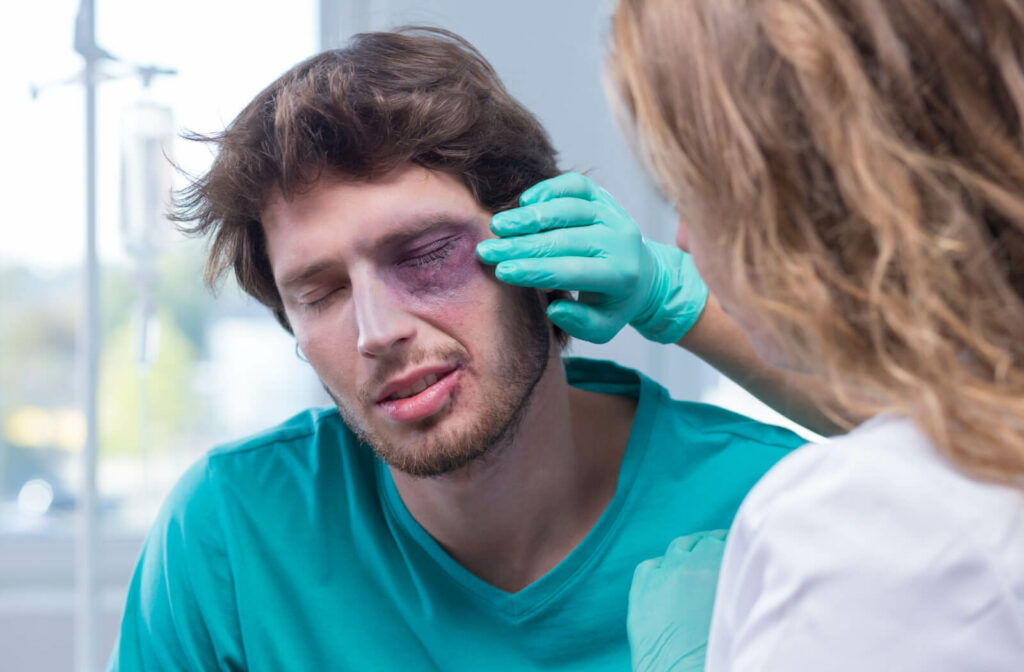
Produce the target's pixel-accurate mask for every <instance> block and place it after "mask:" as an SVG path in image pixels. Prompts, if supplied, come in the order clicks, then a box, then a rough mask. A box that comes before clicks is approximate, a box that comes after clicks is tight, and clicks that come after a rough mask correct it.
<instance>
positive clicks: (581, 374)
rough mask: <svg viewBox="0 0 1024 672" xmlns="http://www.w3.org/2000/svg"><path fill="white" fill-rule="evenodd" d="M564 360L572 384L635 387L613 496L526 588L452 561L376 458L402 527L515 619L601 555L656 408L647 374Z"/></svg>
mask: <svg viewBox="0 0 1024 672" xmlns="http://www.w3.org/2000/svg"><path fill="white" fill-rule="evenodd" d="M563 363H564V365H565V368H566V374H567V378H568V382H569V384H570V385H571V386H573V387H580V388H583V389H592V390H594V391H601V392H609V393H615V390H618V393H620V394H622V393H625V394H629V392H630V390H635V391H636V392H635V393H636V396H637V408H636V414H635V415H634V417H633V424H632V426H631V428H630V433H629V440H628V442H627V443H626V449H625V451H624V452H623V456H622V463H621V465H620V466H619V477H618V483H617V484H616V487H615V494H614V496H613V497H612V500H611V501H610V502H609V503H608V506H607V507H606V508H605V510H604V512H603V513H602V514H601V517H600V518H599V519H598V521H597V523H595V524H594V526H593V527H592V528H591V529H590V531H589V532H588V533H587V535H586V536H585V537H584V538H583V540H582V541H581V542H580V543H579V544H577V546H576V548H574V549H573V550H572V551H570V552H569V554H568V555H567V556H565V557H564V558H563V559H562V560H561V562H559V563H558V564H557V565H555V567H553V568H552V569H551V570H550V571H548V572H547V573H546V574H545V575H544V576H542V577H541V578H539V579H538V580H536V581H534V582H533V583H531V584H530V585H528V586H526V587H525V588H523V589H521V590H519V591H517V592H514V593H510V592H506V591H504V590H501V589H500V588H497V587H495V586H492V585H491V584H489V583H487V582H486V581H484V580H483V579H481V578H479V577H478V576H476V575H475V574H473V573H472V572H470V571H469V570H467V569H466V568H465V567H463V566H462V565H460V564H459V563H458V562H456V561H455V560H454V559H453V558H452V557H451V556H450V555H448V553H447V552H446V551H445V550H444V549H443V548H441V546H440V545H439V544H438V543H437V542H436V541H435V540H434V539H433V537H431V536H430V534H429V533H428V532H427V531H426V530H425V529H423V527H422V526H421V525H420V524H419V523H418V522H417V521H416V519H415V518H413V516H412V514H411V513H409V510H408V509H407V508H406V506H405V503H404V502H403V501H402V498H401V496H400V495H399V494H398V489H397V488H396V487H395V482H394V479H393V478H392V477H391V472H390V471H389V470H388V468H387V466H386V465H385V464H384V463H382V462H381V461H380V460H377V461H376V471H377V481H378V485H379V487H380V492H381V498H382V500H383V502H384V505H385V507H386V509H387V510H388V511H389V512H390V514H391V515H392V516H393V517H394V519H395V520H396V521H397V522H398V524H399V526H400V527H401V529H402V530H404V531H405V532H406V533H407V534H408V535H409V536H410V537H412V538H413V539H414V540H415V541H416V542H417V543H418V544H419V545H420V546H421V547H422V548H423V549H424V550H425V551H426V553H427V554H428V555H429V556H430V557H431V558H432V559H433V560H434V561H435V562H436V563H437V564H438V566H440V567H441V568H442V569H443V570H444V571H445V572H446V573H447V574H448V575H449V576H450V577H451V578H452V580H453V581H454V582H455V583H456V584H457V585H459V586H460V587H462V588H463V589H465V590H466V591H468V592H469V593H470V594H472V595H473V596H474V597H475V598H476V599H478V600H481V601H483V602H485V603H487V604H489V605H490V606H491V608H492V609H493V610H495V611H498V612H501V613H503V614H505V616H506V617H508V618H509V619H511V620H516V621H518V620H525V619H526V618H528V617H529V616H531V615H532V614H534V613H536V612H537V611H538V610H540V609H542V608H543V607H544V605H546V604H548V603H549V602H550V601H551V600H553V599H554V598H556V597H557V596H558V595H559V594H560V593H561V592H562V591H563V590H565V589H567V588H568V587H569V586H571V585H572V584H574V583H575V582H576V581H577V580H579V577H580V576H582V575H583V574H585V573H586V571H587V570H588V569H589V568H590V567H591V566H592V565H593V564H594V563H595V562H596V561H597V559H598V558H600V557H601V550H602V549H603V547H604V546H605V545H606V544H608V543H609V542H610V540H612V539H613V538H614V536H615V535H614V531H615V529H616V527H617V525H618V522H619V518H620V515H619V514H620V513H621V511H622V508H623V503H624V502H625V501H626V500H627V499H628V497H629V491H630V489H631V488H632V486H633V483H634V482H635V480H636V475H637V472H638V470H639V466H640V464H641V462H642V461H643V456H644V454H645V452H646V450H647V446H648V443H649V438H650V434H651V428H652V426H653V424H654V415H655V414H656V412H657V409H658V397H659V395H660V394H661V392H662V390H661V388H660V386H658V385H657V384H656V383H654V381H652V380H650V379H649V378H647V377H646V376H643V375H640V374H638V373H637V372H635V371H632V370H630V369H625V368H622V367H620V366H618V365H615V364H612V363H610V362H597V361H592V360H584V359H576V358H567V359H565V360H564V361H563ZM630 396H632V395H630Z"/></svg>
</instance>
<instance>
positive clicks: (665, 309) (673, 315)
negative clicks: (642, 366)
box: [630, 238, 708, 343]
mask: <svg viewBox="0 0 1024 672" xmlns="http://www.w3.org/2000/svg"><path fill="white" fill-rule="evenodd" d="M643 245H644V248H645V251H646V254H647V255H648V257H649V263H650V265H651V269H652V273H651V279H650V281H649V283H648V289H647V294H646V298H645V300H644V303H643V305H642V307H641V308H640V310H639V311H638V312H637V314H636V316H635V317H634V318H633V319H632V320H630V324H631V325H632V326H633V327H634V328H635V329H636V330H637V331H639V332H640V334H641V335H643V337H644V338H646V339H648V340H650V341H655V342H658V343H676V342H678V341H679V340H680V339H682V338H683V336H685V335H686V334H687V333H688V332H689V331H690V329H691V328H692V327H693V326H694V325H695V324H696V322H697V320H698V319H699V318H700V316H701V313H702V312H703V311H704V307H705V306H706V305H707V301H708V288H707V285H705V284H704V281H703V280H701V278H700V275H698V273H697V269H696V267H694V265H693V261H692V260H691V259H690V255H688V254H686V253H685V252H683V251H682V250H680V249H679V248H676V247H670V246H668V245H662V244H660V243H655V242H652V241H649V240H647V239H646V238H645V239H644V240H643Z"/></svg>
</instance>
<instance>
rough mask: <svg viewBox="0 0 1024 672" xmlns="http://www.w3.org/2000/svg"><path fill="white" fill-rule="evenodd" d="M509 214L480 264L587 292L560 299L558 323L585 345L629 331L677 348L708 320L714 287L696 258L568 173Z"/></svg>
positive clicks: (551, 311) (532, 282) (534, 190)
mask: <svg viewBox="0 0 1024 672" xmlns="http://www.w3.org/2000/svg"><path fill="white" fill-rule="evenodd" d="M519 203H520V207H518V208H515V209H513V210H507V211H505V212H499V213H498V214H496V215H495V216H494V217H493V218H492V219H491V231H493V232H494V233H495V234H496V235H498V236H501V238H498V239H489V240H484V241H482V242H481V243H480V244H479V245H478V246H477V250H476V252H477V256H478V257H479V258H480V260H481V261H483V262H484V263H488V264H497V267H496V268H495V275H496V276H497V277H498V279H499V280H502V281H504V282H507V283H509V284H513V285H521V286H523V287H536V288H538V289H552V290H553V289H561V290H567V291H577V290H578V291H579V292H580V294H579V299H578V300H576V301H569V300H558V301H553V302H552V303H551V305H550V306H549V307H548V311H547V312H548V317H549V318H550V319H551V321H552V322H554V323H555V324H556V325H558V326H559V327H561V328H562V329H563V330H565V331H566V332H568V333H569V334H570V335H572V336H575V337H577V338H582V339H583V340H586V341H592V342H594V343H605V342H607V341H609V340H611V338H612V337H613V336H615V334H616V333H618V332H619V330H620V329H622V327H624V326H625V325H626V324H627V323H628V324H631V325H633V326H634V327H635V328H636V329H637V331H639V332H640V333H641V334H642V335H643V336H644V337H645V338H647V339H649V340H652V341H657V342H659V343H675V342H676V341H678V340H679V339H680V338H682V337H683V335H684V334H685V333H686V332H687V331H689V329H690V327H692V326H693V324H694V323H695V322H696V321H697V318H698V317H700V314H701V311H703V310H704V305H705V303H706V302H707V296H708V289H707V286H706V285H705V284H704V281H703V280H701V278H700V276H699V275H698V274H697V269H696V267H695V266H694V265H693V261H692V260H691V259H690V255H688V254H686V253H685V252H683V251H682V250H680V249H678V248H676V247H674V246H671V247H670V246H668V245H661V244H659V243H654V242H651V241H649V240H645V239H644V237H643V236H642V235H641V233H640V228H639V227H638V226H637V225H636V222H634V221H633V220H632V219H631V218H630V216H629V215H628V214H626V212H625V211H624V210H623V209H622V207H621V206H619V204H618V203H616V202H615V199H613V198H612V197H611V194H609V193H608V192H607V191H605V190H604V189H602V188H601V187H599V186H597V184H595V183H594V182H593V181H591V180H590V179H588V178H586V177H584V176H582V175H578V174H575V173H568V174H565V175H560V176H558V177H555V178H552V179H550V180H545V181H544V182H540V183H538V184H536V185H534V186H533V187H531V188H530V189H527V190H526V191H525V192H524V193H523V195H522V197H520V199H519Z"/></svg>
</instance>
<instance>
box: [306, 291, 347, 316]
mask: <svg viewBox="0 0 1024 672" xmlns="http://www.w3.org/2000/svg"><path fill="white" fill-rule="evenodd" d="M344 289H345V288H344V287H336V288H334V289H332V290H331V291H329V292H327V293H326V294H324V295H323V296H321V297H320V298H319V299H317V300H316V301H310V302H308V303H303V304H302V307H303V308H305V309H306V310H308V311H310V312H312V313H314V314H316V313H319V312H320V311H322V310H323V309H324V308H326V307H327V306H328V305H329V304H330V303H331V301H333V300H334V299H336V298H338V296H339V295H340V294H341V292H342V291H343V290H344Z"/></svg>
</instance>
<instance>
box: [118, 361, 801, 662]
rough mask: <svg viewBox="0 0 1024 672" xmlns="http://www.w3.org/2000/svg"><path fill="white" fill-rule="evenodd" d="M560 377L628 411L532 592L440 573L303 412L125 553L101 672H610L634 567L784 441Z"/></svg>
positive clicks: (362, 470) (730, 504) (620, 654)
mask: <svg viewBox="0 0 1024 672" xmlns="http://www.w3.org/2000/svg"><path fill="white" fill-rule="evenodd" d="M565 367H566V373H567V375H568V379H569V383H570V384H571V385H573V386H575V387H579V388H583V389H588V390H591V391H594V392H603V393H607V394H618V395H625V396H631V397H634V398H637V399H638V405H637V411H636V417H635V419H634V421H633V426H632V429H631V434H630V438H629V443H628V445H627V447H626V450H625V454H624V456H623V459H622V465H621V467H620V471H619V479H618V485H617V489H616V492H615V495H614V497H613V499H612V501H611V502H610V503H609V505H608V507H607V509H606V510H605V512H604V514H603V515H602V516H601V518H600V519H599V520H598V522H597V523H596V524H595V526H594V527H593V529H592V530H591V531H590V532H589V534H588V535H587V536H586V537H585V538H584V539H583V541H582V542H581V543H580V544H579V545H578V546H577V547H576V548H575V549H574V550H573V551H572V552H571V553H570V554H569V555H568V556H566V557H565V558H564V559H563V560H562V561H561V562H560V563H559V564H558V565H557V566H556V567H554V568H553V569H552V570H551V571H550V572H548V573H547V574H546V575H544V576H543V577H541V578H540V579H539V580H537V581H536V582H535V583H533V584H531V585H529V586H527V587H526V588H524V589H522V590H520V591H518V592H516V593H508V592H505V591H503V590H500V589H498V588H495V587H494V586H491V585H489V584H487V583H486V582H484V581H482V580H481V579H479V578H477V577H476V576H475V575H473V574H472V573H470V572H469V571H467V570H466V569H465V568H463V567H462V566H460V565H459V564H458V563H457V562H456V561H454V560H453V559H452V558H451V557H450V556H449V555H447V554H446V553H445V551H444V550H442V549H441V547H440V546H439V545H438V544H437V543H436V542H435V541H434V540H433V539H432V538H431V537H430V535H429V534H428V533H427V532H426V531H425V530H424V529H423V528H422V527H421V526H420V525H419V524H418V523H417V522H416V520H415V519H414V518H413V517H412V516H411V515H410V514H409V512H408V510H407V509H406V508H405V505H404V504H403V503H402V500H401V498H400V497H399V495H398V493H397V491H396V489H395V485H394V482H393V481H392V479H391V475H390V472H389V471H388V469H387V468H386V467H385V466H384V465H383V463H381V462H380V461H379V460H378V459H377V458H376V457H375V455H374V454H373V451H372V450H371V449H370V448H369V447H367V446H366V445H364V444H362V443H360V442H359V440H358V439H357V438H356V437H355V436H354V435H353V433H352V432H351V431H350V430H349V429H348V428H347V427H346V426H345V424H344V423H343V422H342V420H341V418H340V417H339V415H338V412H337V410H336V409H333V408H332V409H314V410H310V411H307V412H304V413H302V414H300V415H297V416H295V417H294V418H292V419H290V420H288V421H287V422H285V423H283V424H281V425H279V426H277V427H274V428H272V429H270V430H267V431H265V432H263V433H261V434H259V435H257V436H254V437H251V438H248V439H246V440H244V441H241V442H237V443H234V444H230V445H227V446H223V447H220V448H216V449H214V450H212V451H210V452H209V453H208V454H207V455H206V456H205V457H203V458H202V459H201V460H199V462H197V463H196V464H195V465H193V466H192V467H191V468H190V469H189V470H188V471H187V472H186V473H185V475H184V476H183V477H182V478H181V480H180V481H179V482H178V484H177V485H176V486H175V488H174V489H173V491H172V492H171V494H170V495H169V496H168V497H167V500H166V501H165V503H164V505H163V507H162V509H161V512H160V514H159V515H158V517H157V520H156V522H155V523H154V525H153V528H152V530H151V531H150V533H149V536H148V538H147V540H146V542H145V545H144V547H143V549H142V555H141V558H140V559H139V562H138V566H137V568H136V570H135V574H134V576H133V578H132V582H131V586H130V589H129V593H128V599H127V606H126V608H125V612H124V617H123V622H122V624H121V631H120V636H119V639H118V642H117V645H116V647H115V650H114V652H113V655H112V657H111V659H110V663H109V669H110V670H147V671H149V670H214V669H222V670H242V669H247V670H268V671H270V670H273V671H279V670H289V671H305V670H310V671H314V670H315V671H316V672H322V671H323V670H434V669H436V670H456V671H457V670H467V671H470V670H471V671H472V672H478V671H479V670H489V671H491V672H500V671H502V670H552V669H559V670H587V671H588V672H592V671H601V670H609V671H610V670H615V671H616V672H621V671H622V670H628V669H629V667H630V656H629V645H628V642H627V639H626V607H627V597H628V594H629V586H630V582H631V580H632V576H633V570H634V568H635V567H636V565H637V564H638V563H639V562H641V561H642V560H645V559H647V558H650V557H654V556H658V555H661V554H663V553H664V552H665V548H666V547H667V546H668V544H669V542H670V541H671V540H672V539H674V538H675V537H677V536H679V535H683V534H688V533H691V532H695V531H699V530H708V529H717V528H726V527H728V526H729V524H730V522H731V521H732V518H733V516H734V514H735V512H736V510H737V508H738V507H739V504H740V502H741V501H742V500H743V497H744V496H745V495H746V493H747V491H748V490H750V488H751V487H752V486H753V485H754V483H755V482H756V481H757V480H758V479H759V478H760V477H761V475H762V474H763V473H764V472H765V471H767V470H768V469H769V468H770V467H771V466H772V465H773V464H774V463H775V462H776V461H778V460H779V459H780V458H781V457H783V456H784V455H785V454H786V453H787V452H788V451H789V450H791V449H793V448H795V447H797V446H799V445H801V444H802V443H804V441H803V440H802V439H800V438H799V437H798V436H797V435H795V434H793V433H792V432H789V431H788V430H785V429H782V428H779V427H774V426H771V425H765V424H762V423H759V422H756V421H753V420H751V419H749V418H746V417H743V416H740V415H736V414H734V413H731V412H728V411H725V410H722V409H720V408H716V407H714V406H708V405H704V404H698V403H688V402H679V401H674V400H672V399H671V398H670V397H669V395H668V393H667V392H666V390H665V389H664V388H663V387H661V386H660V385H658V384H657V383H655V382H654V381H652V380H651V379H649V378H647V377H645V376H643V375H642V374H639V373H637V372H635V371H632V370H630V369H626V368H622V367H619V366H617V365H615V364H611V363H608V362H599V361H593V360H585V359H566V360H565ZM555 513H556V512H553V515H554V514H555ZM705 620H707V619H705Z"/></svg>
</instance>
